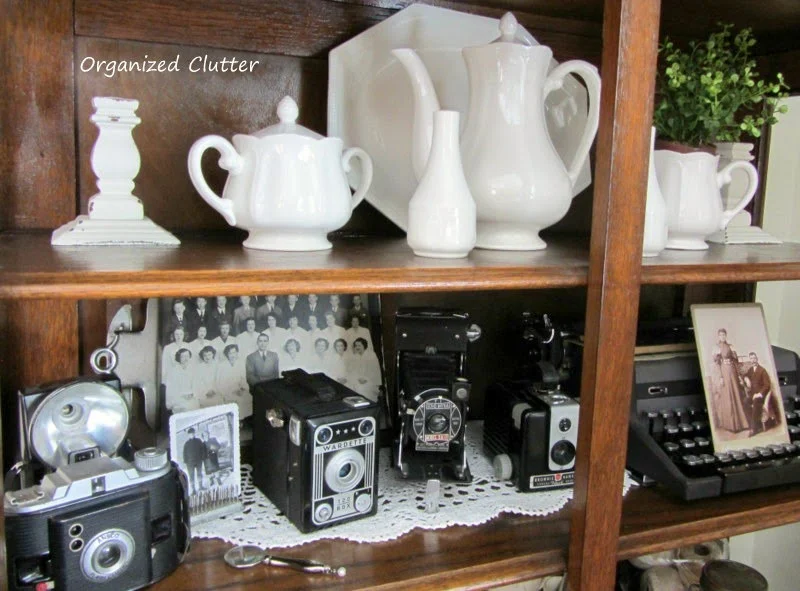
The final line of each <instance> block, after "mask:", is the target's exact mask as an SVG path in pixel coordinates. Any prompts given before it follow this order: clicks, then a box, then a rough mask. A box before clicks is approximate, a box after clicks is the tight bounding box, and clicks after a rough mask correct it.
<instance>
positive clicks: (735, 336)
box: [692, 304, 789, 451]
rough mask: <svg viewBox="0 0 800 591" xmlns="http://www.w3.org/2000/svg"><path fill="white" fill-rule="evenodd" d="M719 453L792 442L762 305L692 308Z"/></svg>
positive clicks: (706, 392) (710, 420)
mask: <svg viewBox="0 0 800 591" xmlns="http://www.w3.org/2000/svg"><path fill="white" fill-rule="evenodd" d="M692 323H693V324H694V333H695V340H696V342H697V351H698V355H699V359H700V367H701V371H702V375H703V385H704V388H705V394H706V402H707V404H708V416H709V422H710V424H711V435H712V439H713V442H714V449H715V450H716V451H733V450H740V449H750V448H754V447H757V446H764V445H769V444H771V443H789V431H788V427H787V425H786V420H785V416H784V412H783V399H782V397H781V391H780V387H779V382H778V372H777V370H776V369H775V361H774V359H773V357H772V346H771V344H770V341H769V337H768V335H767V326H766V322H765V320H764V311H763V310H762V308H761V304H703V305H693V306H692Z"/></svg>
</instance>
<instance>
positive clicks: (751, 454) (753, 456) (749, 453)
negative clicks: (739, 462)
mask: <svg viewBox="0 0 800 591" xmlns="http://www.w3.org/2000/svg"><path fill="white" fill-rule="evenodd" d="M744 455H745V460H746V461H748V462H752V461H753V460H757V459H758V458H760V457H761V454H759V453H758V452H757V451H756V450H754V449H746V450H744Z"/></svg>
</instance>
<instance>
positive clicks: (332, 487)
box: [253, 369, 378, 532]
mask: <svg viewBox="0 0 800 591" xmlns="http://www.w3.org/2000/svg"><path fill="white" fill-rule="evenodd" d="M253 417H254V422H253V448H254V449H255V450H256V452H255V453H256V456H257V458H258V461H256V462H254V465H253V481H254V483H255V485H256V486H257V487H258V488H259V489H260V490H261V491H262V492H263V493H264V494H265V495H266V496H267V497H268V498H269V499H270V500H271V501H272V502H273V503H274V504H275V506H276V507H277V508H278V509H280V510H281V511H283V513H284V514H286V516H287V517H288V518H289V520H290V521H291V522H292V523H293V524H294V525H295V526H296V527H297V528H298V529H299V530H300V531H302V532H309V531H314V530H317V529H320V528H323V527H327V526H330V525H334V524H337V523H342V522H344V521H349V520H352V519H358V518H360V517H366V516H368V515H374V514H375V512H376V511H377V502H376V499H377V496H378V453H377V452H378V445H377V444H378V441H377V428H378V404H377V403H375V402H372V401H371V400H369V399H367V398H364V397H363V396H361V395H359V394H356V393H355V392H353V391H352V390H350V389H349V388H346V387H345V386H343V385H342V384H340V383H339V382H337V381H335V380H333V379H331V378H329V377H328V376H326V375H325V374H322V373H315V374H308V373H306V372H305V371H303V370H302V369H296V370H293V371H285V372H283V378H282V379H279V380H270V381H266V382H261V383H259V384H256V385H255V386H254V387H253ZM260 450H263V454H262V453H261V451H260Z"/></svg>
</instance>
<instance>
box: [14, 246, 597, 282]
mask: <svg viewBox="0 0 800 591" xmlns="http://www.w3.org/2000/svg"><path fill="white" fill-rule="evenodd" d="M182 241H183V242H182V244H181V246H179V247H122V246H106V247H102V246H101V247H58V248H53V247H51V246H50V236H49V234H3V235H0V297H5V298H45V297H60V298H113V297H155V296H175V295H184V296H195V295H215V294H220V295H222V294H227V295H231V294H241V293H264V292H265V291H269V292H270V293H276V294H287V293H295V292H299V293H314V292H317V293H331V292H393V291H453V290H483V289H525V288H541V287H570V286H577V285H585V284H586V275H587V269H588V247H587V245H586V243H579V242H576V241H573V242H571V243H558V242H556V243H553V244H551V245H550V247H549V248H548V249H546V250H543V251H536V252H502V251H492V250H476V251H474V252H473V253H472V254H471V255H470V256H469V258H466V259H429V258H422V257H416V256H414V254H413V252H412V251H411V249H410V248H409V247H408V245H407V244H406V241H405V239H377V238H347V239H341V240H338V241H336V242H335V244H334V247H333V249H332V250H329V251H317V252H267V251H255V250H248V249H246V248H243V247H242V246H241V244H240V243H238V242H235V241H233V240H232V239H231V236H230V235H228V236H223V237H219V236H211V237H203V238H198V237H188V238H184V237H182Z"/></svg>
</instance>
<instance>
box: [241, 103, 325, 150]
mask: <svg viewBox="0 0 800 591" xmlns="http://www.w3.org/2000/svg"><path fill="white" fill-rule="evenodd" d="M299 113H300V109H298V108H297V103H296V102H295V101H294V99H293V98H292V97H290V96H285V97H283V98H282V99H281V102H279V103H278V119H279V120H280V123H276V124H275V125H270V126H269V127H265V128H264V129H262V130H260V131H257V132H256V133H254V134H253V135H254V136H255V137H257V138H263V137H267V136H271V135H284V134H288V135H299V136H301V137H308V138H313V139H315V140H318V139H322V138H323V137H324V136H322V135H320V134H318V133H317V132H315V131H311V130H310V129H308V128H307V127H303V126H302V125H298V124H297V115H298V114H299Z"/></svg>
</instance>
